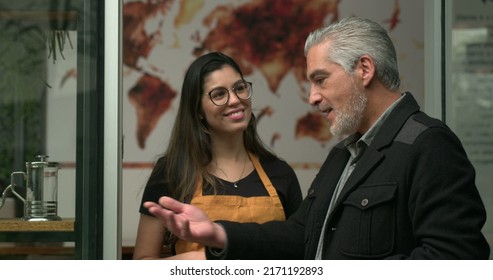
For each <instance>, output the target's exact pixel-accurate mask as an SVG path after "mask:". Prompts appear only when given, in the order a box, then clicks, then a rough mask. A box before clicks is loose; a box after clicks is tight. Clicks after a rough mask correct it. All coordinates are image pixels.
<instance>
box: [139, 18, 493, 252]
mask: <svg viewBox="0 0 493 280" xmlns="http://www.w3.org/2000/svg"><path fill="white" fill-rule="evenodd" d="M305 55H306V60H307V76H308V79H309V81H310V98H309V101H310V104H311V105H313V106H317V107H318V109H319V110H320V111H321V112H322V113H323V114H325V115H326V119H327V121H328V122H329V124H330V130H331V133H332V134H334V135H336V136H341V135H350V136H349V137H347V138H346V139H345V140H343V141H342V142H341V143H339V144H338V145H336V146H335V147H334V148H333V149H332V150H331V152H330V153H329V155H328V157H327V159H326V160H325V162H324V164H323V165H322V167H321V169H320V171H319V173H318V174H317V176H316V178H315V179H314V181H313V183H312V185H311V187H310V189H309V191H308V194H307V196H306V198H305V199H304V201H303V203H302V205H301V206H300V208H299V210H298V211H297V212H296V213H295V214H294V215H293V216H291V217H290V218H289V219H288V220H287V221H286V222H269V223H266V224H262V225H259V224H239V223H233V222H217V223H213V222H211V221H209V220H208V219H207V217H206V216H205V215H204V214H203V212H201V211H200V210H199V209H198V208H195V207H193V206H190V205H185V204H181V203H179V202H176V201H173V200H171V199H170V198H167V197H163V198H161V199H160V205H157V204H154V203H146V204H145V206H146V207H148V208H149V211H150V212H151V213H153V214H154V215H156V216H157V217H160V218H161V219H162V220H163V222H164V224H165V226H166V227H167V228H168V229H170V230H171V231H172V232H174V233H175V234H177V235H179V236H180V237H183V238H184V239H193V240H195V241H198V242H201V243H205V244H206V245H208V246H210V247H209V250H208V252H207V256H208V258H228V259H302V258H304V259H382V258H387V259H487V258H488V257H489V250H490V249H489V246H488V243H487V242H486V240H485V238H484V236H483V235H482V233H481V228H482V226H483V224H484V222H485V220H486V213H485V209H484V205H483V203H482V201H481V198H480V196H479V193H478V191H477V188H476V186H475V171H474V168H473V166H472V165H471V163H470V162H469V160H468V158H467V156H466V153H465V151H464V149H463V147H462V145H461V143H460V141H459V139H458V138H457V137H456V136H455V135H454V133H453V132H452V131H451V130H450V129H449V128H448V127H447V126H446V125H445V124H443V123H442V122H440V121H438V120H436V119H432V118H430V117H429V116H427V115H426V114H424V113H423V112H421V111H420V110H419V106H418V104H417V103H416V101H415V99H414V98H413V96H412V95H411V94H410V93H401V92H400V91H399V85H400V80H399V73H398V69H397V58H396V53H395V49H394V46H393V44H392V42H391V40H390V38H389V37H388V35H387V32H386V31H385V29H383V28H382V27H381V26H380V25H378V24H376V23H374V22H372V21H369V20H365V19H360V18H345V19H343V20H341V21H340V22H337V23H335V24H333V25H331V26H328V27H325V28H321V29H319V30H316V31H314V32H312V33H311V34H310V35H309V37H308V39H307V41H306V44H305Z"/></svg>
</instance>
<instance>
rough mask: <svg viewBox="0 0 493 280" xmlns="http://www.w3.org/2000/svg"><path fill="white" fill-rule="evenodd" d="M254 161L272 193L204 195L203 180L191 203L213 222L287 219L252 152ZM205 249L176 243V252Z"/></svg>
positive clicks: (251, 155) (200, 246)
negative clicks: (249, 195) (244, 195)
mask: <svg viewBox="0 0 493 280" xmlns="http://www.w3.org/2000/svg"><path fill="white" fill-rule="evenodd" d="M249 157H250V160H251V161H252V163H253V166H254V167H255V170H257V173H258V174H259V176H260V179H261V180H262V183H263V184H264V187H265V188H266V190H267V192H268V193H269V196H255V197H241V196H234V195H206V196H204V195H202V180H199V182H197V189H196V190H195V194H194V196H193V198H192V201H191V202H190V204H192V205H195V206H197V207H199V208H201V209H202V210H204V211H205V212H206V213H207V215H208V216H209V219H211V220H212V221H217V220H227V221H234V222H242V223H246V222H255V223H265V222H268V221H274V220H276V221H283V220H285V219H286V217H285V215H284V208H283V207H282V203H281V200H280V199H279V196H278V195H277V192H276V189H275V188H274V186H273V185H272V182H271V181H270V179H269V177H268V176H267V174H266V173H265V171H264V169H263V168H262V166H261V165H260V161H259V159H258V157H257V156H255V155H253V154H250V153H249ZM197 250H201V251H203V250H204V246H203V245H202V244H199V243H192V242H187V241H184V240H181V239H178V240H177V242H176V244H175V251H176V254H181V253H185V252H189V251H197Z"/></svg>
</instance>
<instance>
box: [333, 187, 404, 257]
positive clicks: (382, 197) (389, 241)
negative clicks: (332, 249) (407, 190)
mask: <svg viewBox="0 0 493 280" xmlns="http://www.w3.org/2000/svg"><path fill="white" fill-rule="evenodd" d="M396 188H397V185H396V183H383V184H378V185H362V186H360V187H359V188H358V189H356V190H354V191H353V192H352V193H351V194H349V196H348V197H347V199H346V200H345V201H344V202H343V205H344V207H343V209H342V215H341V217H340V220H339V223H338V226H337V236H338V240H339V241H340V242H339V243H338V246H339V251H340V252H341V253H343V254H345V255H347V256H351V257H358V258H380V257H383V256H385V255H387V254H389V253H391V252H392V250H393V248H394V236H395V223H396V222H395V217H396V215H395V210H396V209H395V199H394V197H395V193H396Z"/></svg>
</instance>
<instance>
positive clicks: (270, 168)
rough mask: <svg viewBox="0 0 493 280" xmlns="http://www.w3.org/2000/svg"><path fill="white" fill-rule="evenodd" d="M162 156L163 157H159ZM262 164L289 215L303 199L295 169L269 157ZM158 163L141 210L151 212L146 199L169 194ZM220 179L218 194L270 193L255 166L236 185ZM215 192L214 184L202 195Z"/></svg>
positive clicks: (149, 182) (143, 198) (145, 190)
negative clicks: (146, 205)
mask: <svg viewBox="0 0 493 280" xmlns="http://www.w3.org/2000/svg"><path fill="white" fill-rule="evenodd" d="M162 160H163V158H160V159H159V160H158V161H162ZM260 164H261V165H262V167H263V168H264V171H265V173H266V174H267V176H268V177H269V179H270V181H271V182H272V185H273V186H274V187H275V189H276V191H277V194H278V195H279V199H280V200H281V203H282V206H283V208H284V213H285V215H286V218H287V217H289V216H291V215H292V214H293V213H294V212H295V211H296V210H297V209H298V207H299V205H300V204H301V201H302V194H301V189H300V184H299V181H298V178H297V177H296V174H295V173H294V170H293V169H292V168H291V166H289V165H288V164H287V163H286V162H285V161H283V160H280V159H275V160H269V161H267V160H263V159H260ZM158 166H162V164H160V163H158V164H156V167H154V169H153V171H152V173H151V175H150V177H149V180H148V181H147V184H146V186H145V189H144V194H143V195H142V202H141V204H140V210H139V212H140V213H142V214H146V215H152V214H150V213H149V211H148V210H147V208H145V207H143V206H142V204H143V203H144V202H145V201H153V202H157V201H158V199H159V198H160V197H161V196H169V195H170V194H169V190H168V186H167V184H166V183H165V180H164V177H165V176H166V175H165V172H164V168H158ZM218 180H219V182H221V184H222V185H221V186H218V187H217V195H236V196H243V197H253V196H268V195H269V194H268V192H267V190H266V189H265V187H264V184H263V183H262V180H261V179H260V177H259V175H258V173H257V171H256V170H253V171H252V172H251V173H250V174H248V176H246V177H244V178H243V179H241V180H240V181H238V183H237V185H238V187H237V188H235V187H234V186H233V183H232V182H228V181H225V180H222V179H220V178H218ZM212 194H213V191H212V188H210V187H209V188H204V189H203V195H212Z"/></svg>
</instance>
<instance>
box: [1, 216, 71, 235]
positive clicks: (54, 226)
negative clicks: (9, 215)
mask: <svg viewBox="0 0 493 280" xmlns="http://www.w3.org/2000/svg"><path fill="white" fill-rule="evenodd" d="M74 221H75V220H74V219H73V218H67V219H63V220H61V221H41V222H33V221H23V220H20V219H0V232H46V231H69V232H73V231H74Z"/></svg>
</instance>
